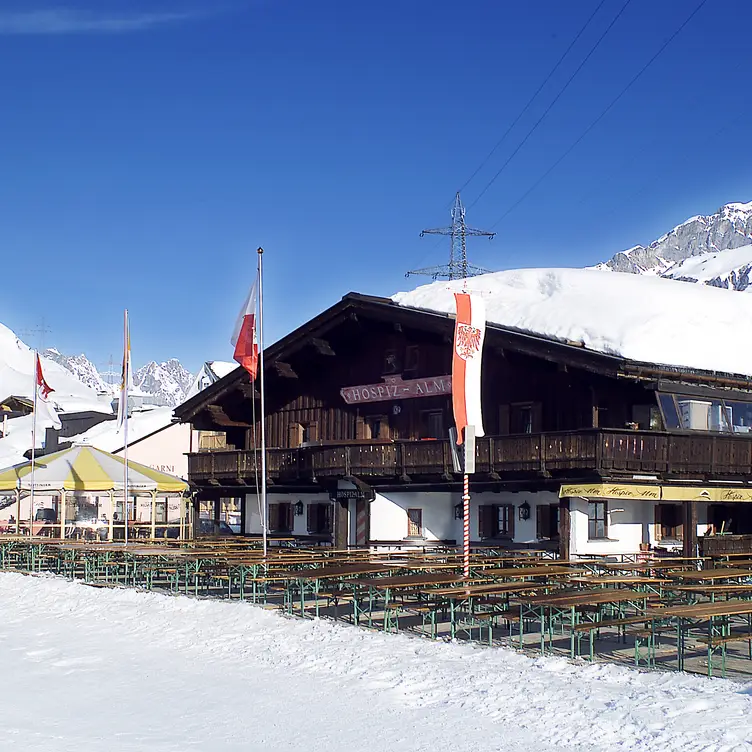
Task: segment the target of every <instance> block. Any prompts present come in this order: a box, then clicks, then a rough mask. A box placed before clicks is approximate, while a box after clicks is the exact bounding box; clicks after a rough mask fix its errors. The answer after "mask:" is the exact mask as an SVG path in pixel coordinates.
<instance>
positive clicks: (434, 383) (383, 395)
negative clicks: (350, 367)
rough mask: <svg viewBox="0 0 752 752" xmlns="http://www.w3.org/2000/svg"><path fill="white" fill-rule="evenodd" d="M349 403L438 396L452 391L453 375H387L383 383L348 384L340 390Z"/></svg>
mask: <svg viewBox="0 0 752 752" xmlns="http://www.w3.org/2000/svg"><path fill="white" fill-rule="evenodd" d="M339 393H340V394H341V395H342V399H343V400H345V402H346V403H347V404H348V405H357V404H358V403H361V402H389V401H391V400H400V399H413V398H415V397H436V396H441V395H450V394H451V393H452V377H451V376H429V377H428V378H425V379H407V380H403V378H402V377H401V376H385V377H384V383H383V384H361V385H360V386H346V387H344V388H343V389H340V390H339Z"/></svg>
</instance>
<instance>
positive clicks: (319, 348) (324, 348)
mask: <svg viewBox="0 0 752 752" xmlns="http://www.w3.org/2000/svg"><path fill="white" fill-rule="evenodd" d="M311 347H313V348H314V349H315V350H316V352H317V353H318V354H319V355H329V356H331V355H336V354H337V353H335V352H334V350H333V349H332V346H331V345H330V344H329V343H328V342H327V341H326V340H325V339H318V338H317V337H314V338H313V339H312V340H311Z"/></svg>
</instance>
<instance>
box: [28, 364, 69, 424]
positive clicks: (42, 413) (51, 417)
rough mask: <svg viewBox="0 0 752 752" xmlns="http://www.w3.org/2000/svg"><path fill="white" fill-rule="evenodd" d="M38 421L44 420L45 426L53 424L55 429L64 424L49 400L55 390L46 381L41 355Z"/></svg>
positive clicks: (38, 386)
mask: <svg viewBox="0 0 752 752" xmlns="http://www.w3.org/2000/svg"><path fill="white" fill-rule="evenodd" d="M36 361H37V362H36V367H35V368H36V379H35V380H36V390H37V395H36V396H37V398H36V419H39V418H42V419H43V420H44V422H45V424H51V425H52V427H53V428H62V425H63V424H62V423H61V422H60V418H59V417H58V414H57V413H56V412H55V408H54V407H53V406H52V404H50V402H49V400H48V398H49V396H50V394H52V392H54V391H55V390H54V389H53V388H52V387H51V386H50V385H49V384H48V383H47V382H46V381H45V379H44V374H43V373H42V361H41V359H40V358H39V353H37V354H36Z"/></svg>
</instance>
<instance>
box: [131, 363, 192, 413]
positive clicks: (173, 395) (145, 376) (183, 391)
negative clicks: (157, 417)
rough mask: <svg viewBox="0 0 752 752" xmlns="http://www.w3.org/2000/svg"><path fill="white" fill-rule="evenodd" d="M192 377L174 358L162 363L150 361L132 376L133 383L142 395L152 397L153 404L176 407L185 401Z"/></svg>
mask: <svg viewBox="0 0 752 752" xmlns="http://www.w3.org/2000/svg"><path fill="white" fill-rule="evenodd" d="M193 380H194V376H193V374H192V373H191V372H190V371H188V370H186V369H185V368H184V367H183V365H182V364H181V362H180V361H179V360H177V359H176V358H171V359H170V360H168V361H165V362H164V363H156V362H155V361H151V363H147V364H146V365H145V366H142V367H141V368H139V369H138V370H137V371H136V372H135V373H134V374H133V382H134V385H135V386H136V388H137V389H139V390H140V391H141V392H143V393H144V394H148V395H151V396H152V397H154V398H155V399H154V401H155V404H161V405H167V406H169V407H176V406H177V405H179V404H180V403H181V402H184V401H185V398H186V395H187V394H188V391H189V389H190V388H191V386H192V385H193Z"/></svg>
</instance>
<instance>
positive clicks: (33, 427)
mask: <svg viewBox="0 0 752 752" xmlns="http://www.w3.org/2000/svg"><path fill="white" fill-rule="evenodd" d="M38 363H39V352H38V351H37V350H34V407H33V417H32V419H31V495H30V497H29V498H30V501H29V537H30V538H31V536H32V528H33V517H34V461H35V459H36V451H37V393H38V392H39V386H38V384H37V378H38V377H37V367H38ZM18 524H19V525H20V524H21V520H19V521H18ZM60 524H61V525H65V520H60Z"/></svg>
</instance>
